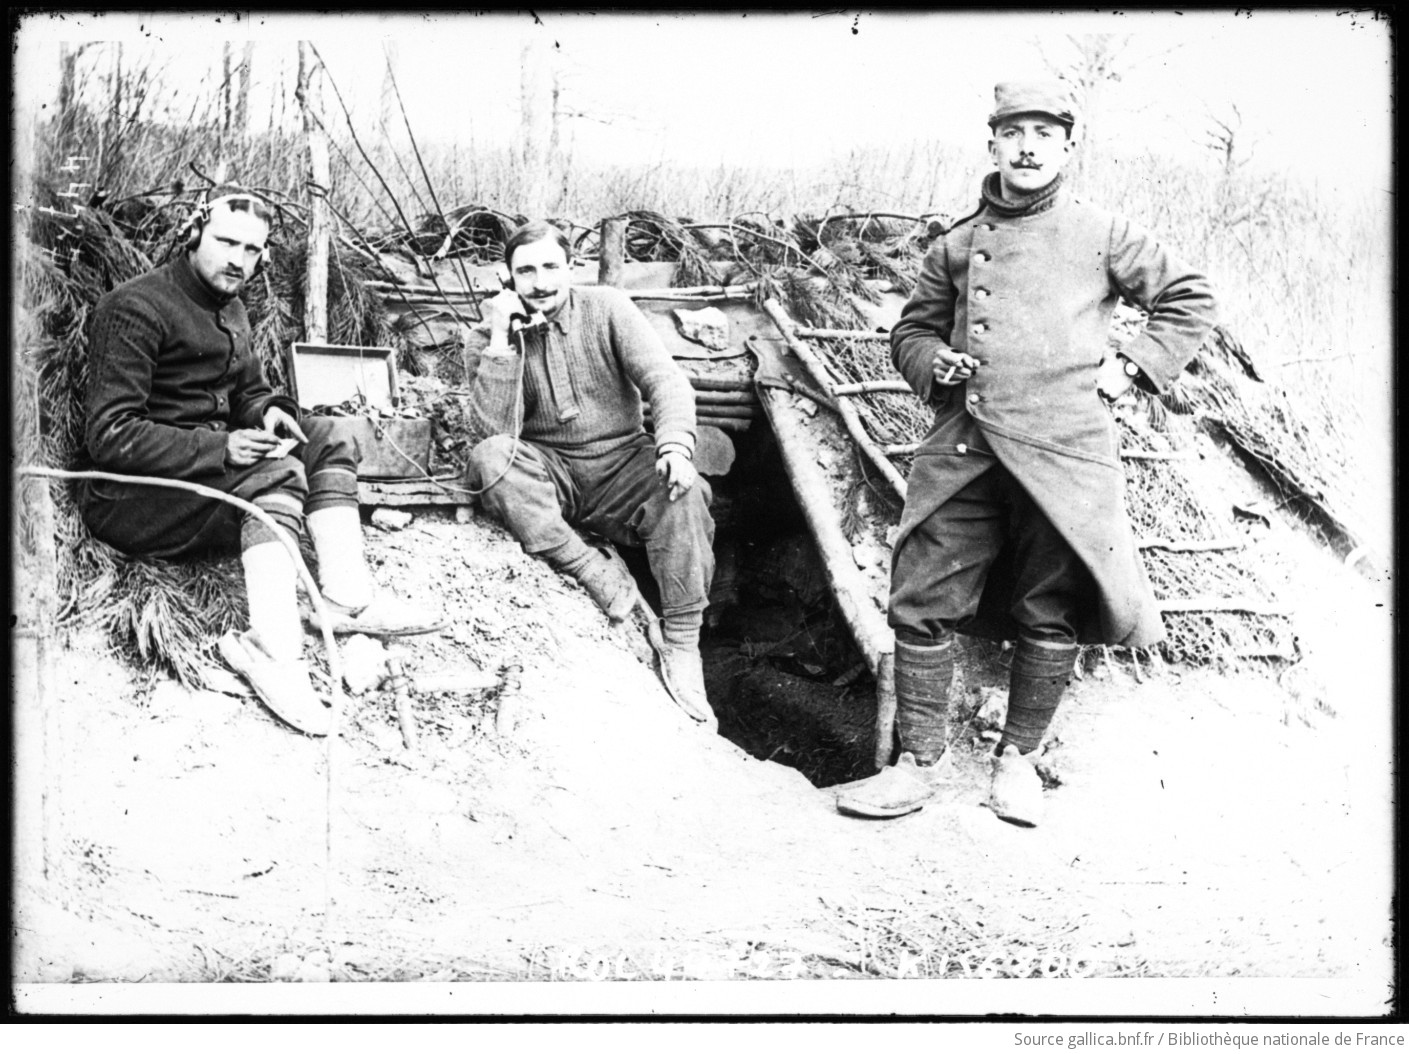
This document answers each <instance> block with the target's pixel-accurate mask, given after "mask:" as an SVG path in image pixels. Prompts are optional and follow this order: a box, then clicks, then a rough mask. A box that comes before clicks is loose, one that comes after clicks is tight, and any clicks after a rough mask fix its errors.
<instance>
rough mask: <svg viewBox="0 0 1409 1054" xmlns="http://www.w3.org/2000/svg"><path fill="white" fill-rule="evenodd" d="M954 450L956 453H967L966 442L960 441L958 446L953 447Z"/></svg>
mask: <svg viewBox="0 0 1409 1054" xmlns="http://www.w3.org/2000/svg"><path fill="white" fill-rule="evenodd" d="M954 452H955V453H956V454H967V453H968V452H969V447H968V444H966V443H960V444H959V445H958V446H956V447H955V448H954Z"/></svg>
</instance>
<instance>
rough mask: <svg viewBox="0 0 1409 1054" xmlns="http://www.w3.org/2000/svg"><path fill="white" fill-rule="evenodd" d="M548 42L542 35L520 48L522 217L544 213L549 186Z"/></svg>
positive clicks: (536, 36)
mask: <svg viewBox="0 0 1409 1054" xmlns="http://www.w3.org/2000/svg"><path fill="white" fill-rule="evenodd" d="M547 50H548V40H547V38H546V37H544V36H543V35H542V34H535V35H534V38H533V39H532V40H530V41H529V42H528V43H527V44H525V45H524V46H523V51H522V52H521V53H520V67H519V68H520V74H519V147H518V151H517V157H516V160H517V162H518V165H519V180H520V182H519V186H520V188H521V190H522V195H521V197H520V199H519V200H520V201H521V202H522V203H523V204H522V208H523V210H524V214H525V215H527V216H529V217H538V216H542V215H543V214H544V212H545V210H546V206H547V198H548V187H549V186H551V182H550V179H549V174H548V171H547V165H546V163H545V162H546V161H547V160H548V149H549V142H550V139H551V133H550V132H549V130H548V129H547V128H546V127H545V120H546V119H550V117H551V114H550V112H545V110H547V109H548V108H547V107H545V105H544V104H545V102H546V103H549V105H550V106H551V90H552V89H551V73H550V71H549V68H548V56H547V55H546V54H545V52H546V51H547Z"/></svg>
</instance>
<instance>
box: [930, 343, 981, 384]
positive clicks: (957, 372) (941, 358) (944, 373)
mask: <svg viewBox="0 0 1409 1054" xmlns="http://www.w3.org/2000/svg"><path fill="white" fill-rule="evenodd" d="M978 367H979V361H978V359H976V358H974V357H973V356H972V355H966V354H965V353H964V352H962V351H955V350H954V349H953V348H939V349H937V350H936V351H935V353H934V383H935V384H958V383H959V382H960V381H967V380H968V379H969V378H970V377H972V376H973V375H974V371H975V370H976V369H978Z"/></svg>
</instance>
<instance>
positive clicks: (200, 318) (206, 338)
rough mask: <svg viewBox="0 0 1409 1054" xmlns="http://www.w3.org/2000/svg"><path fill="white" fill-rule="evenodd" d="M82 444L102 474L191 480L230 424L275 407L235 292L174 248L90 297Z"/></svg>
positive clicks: (208, 471) (282, 399)
mask: <svg viewBox="0 0 1409 1054" xmlns="http://www.w3.org/2000/svg"><path fill="white" fill-rule="evenodd" d="M88 348H89V367H88V389H87V393H86V409H87V413H88V425H87V431H86V435H85V441H86V446H87V449H88V454H89V456H90V457H91V458H92V459H93V463H94V464H95V465H96V466H97V467H98V468H100V469H106V470H108V471H112V472H129V473H134V474H138V475H152V476H166V477H168V478H173V479H199V478H200V477H202V476H209V475H217V474H219V473H220V472H222V471H223V469H224V465H225V442H226V436H227V433H228V432H229V431H231V430H232V429H238V428H259V427H261V426H262V424H263V419H264V411H265V410H266V409H268V407H269V406H271V405H277V406H280V407H281V408H283V409H284V410H286V411H288V412H289V413H290V414H292V415H294V416H297V414H298V408H297V406H296V405H295V404H294V402H293V400H292V399H289V398H287V397H286V396H276V395H275V394H274V392H273V389H272V388H270V386H269V383H268V382H267V381H266V380H265V379H264V371H263V370H262V369H261V367H260V364H259V360H258V358H257V357H256V356H255V353H254V351H253V350H252V348H251V346H250V325H249V317H248V316H247V315H246V313H245V305H244V304H243V303H241V302H240V300H239V299H238V298H237V297H229V298H224V297H219V296H217V295H216V294H215V293H214V292H213V291H212V290H211V289H210V288H209V287H208V286H207V285H206V284H205V283H204V282H202V281H201V279H200V277H199V276H198V275H197V274H196V272H195V271H194V270H193V269H192V268H191V264H190V261H189V260H188V258H187V257H186V255H185V254H184V253H183V254H182V255H181V256H180V257H178V258H177V259H175V260H173V261H171V262H170V263H167V264H164V265H163V266H161V267H158V268H157V269H156V270H154V271H149V272H148V273H147V274H144V275H141V276H140V277H138V278H134V279H132V280H131V281H130V282H125V283H124V284H122V285H120V286H118V287H117V288H116V289H114V290H113V291H112V292H110V293H108V294H107V295H106V296H104V297H103V298H102V299H101V300H99V301H98V305H97V307H96V308H95V309H94V312H93V319H92V322H91V323H90V328H89V331H88Z"/></svg>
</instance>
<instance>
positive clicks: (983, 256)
mask: <svg viewBox="0 0 1409 1054" xmlns="http://www.w3.org/2000/svg"><path fill="white" fill-rule="evenodd" d="M974 259H975V260H977V261H978V262H979V263H988V261H989V260H991V259H993V257H992V256H989V255H988V253H974Z"/></svg>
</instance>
